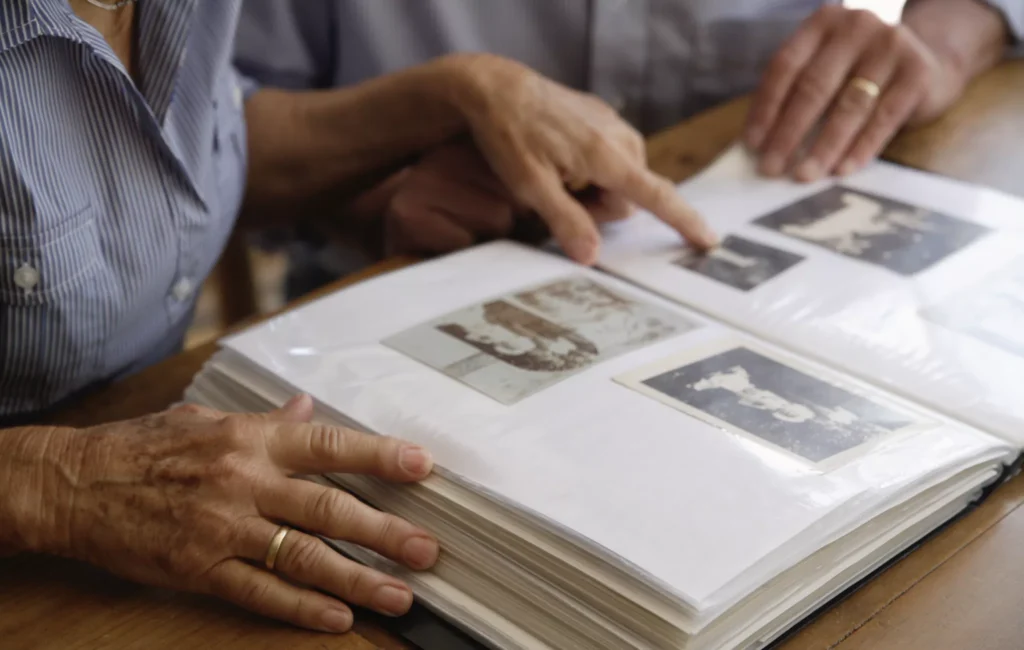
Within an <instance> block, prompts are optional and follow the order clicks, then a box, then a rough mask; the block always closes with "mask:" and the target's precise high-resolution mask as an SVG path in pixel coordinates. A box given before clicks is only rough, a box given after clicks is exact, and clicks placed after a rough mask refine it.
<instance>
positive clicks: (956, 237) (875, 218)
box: [754, 185, 988, 275]
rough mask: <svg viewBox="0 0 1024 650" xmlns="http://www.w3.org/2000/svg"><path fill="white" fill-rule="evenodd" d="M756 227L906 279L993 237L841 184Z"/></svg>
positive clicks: (764, 219) (936, 214)
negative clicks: (903, 276)
mask: <svg viewBox="0 0 1024 650" xmlns="http://www.w3.org/2000/svg"><path fill="white" fill-rule="evenodd" d="M754 223H755V224H757V225H759V226H762V227H764V228H769V229H771V230H774V231H776V232H779V233H782V234H784V235H788V236H790V237H794V238H796V239H800V240H803V241H806V242H809V243H812V244H815V245H818V246H821V247H823V248H827V249H828V250H831V251H833V252H836V253H839V254H841V255H845V256H847V257H851V258H853V259H858V260H862V261H864V262H869V263H871V264H877V265H879V266H882V267H884V268H886V269H889V270H890V271H893V272H895V273H899V274H900V275H914V274H915V273H920V272H921V271H924V270H926V269H928V268H930V267H932V266H934V265H935V264H938V263H939V262H941V261H942V260H944V259H946V258H947V257H949V256H950V255H952V254H954V253H956V252H957V251H960V250H962V249H964V248H966V247H967V246H969V245H970V244H971V243H972V242H974V241H975V240H977V239H979V238H980V237H981V236H982V235H984V234H985V233H987V232H988V229H987V228H985V227H984V226H980V225H978V224H975V223H971V222H969V221H964V220H962V219H957V218H955V217H951V216H949V215H946V214H942V213H939V212H935V211H932V210H928V209H925V208H919V207H915V206H912V205H908V204H906V203H901V202H900V201H895V200H893V199H887V198H884V197H881V196H875V195H873V194H869V193H867V192H862V191H860V190H852V189H849V188H846V187H842V186H838V185H837V186H833V187H831V188H829V189H827V190H825V191H823V192H821V193H819V194H815V195H814V196H810V197H808V198H806V199H803V200H801V201H798V202H797V203H794V204H793V205H790V206H787V207H785V208H782V209H781V210H777V211H776V212H773V213H772V214H769V215H767V216H764V217H761V218H760V219H757V220H756V221H755V222H754Z"/></svg>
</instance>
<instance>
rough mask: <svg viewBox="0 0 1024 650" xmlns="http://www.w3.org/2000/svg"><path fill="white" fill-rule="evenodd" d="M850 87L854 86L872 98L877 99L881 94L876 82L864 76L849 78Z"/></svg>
mask: <svg viewBox="0 0 1024 650" xmlns="http://www.w3.org/2000/svg"><path fill="white" fill-rule="evenodd" d="M850 88H856V89H857V90H859V91H861V92H862V93H864V94H865V95H867V96H868V97H870V98H871V99H872V100H875V99H878V96H879V95H881V94H882V89H881V88H879V86H878V84H876V83H875V82H874V81H871V80H870V79H865V78H864V77H854V78H853V79H850Z"/></svg>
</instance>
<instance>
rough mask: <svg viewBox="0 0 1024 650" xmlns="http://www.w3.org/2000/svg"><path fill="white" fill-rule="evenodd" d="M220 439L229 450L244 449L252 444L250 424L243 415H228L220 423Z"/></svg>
mask: <svg viewBox="0 0 1024 650" xmlns="http://www.w3.org/2000/svg"><path fill="white" fill-rule="evenodd" d="M220 437H221V442H222V443H223V444H224V445H225V446H226V447H227V448H229V449H232V450H242V449H246V448H248V447H249V445H250V444H251V442H252V437H253V431H252V422H251V421H250V419H249V418H248V417H246V416H244V415H229V416H227V417H226V418H224V419H223V420H222V421H221V426H220Z"/></svg>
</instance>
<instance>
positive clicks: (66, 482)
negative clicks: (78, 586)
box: [0, 397, 438, 632]
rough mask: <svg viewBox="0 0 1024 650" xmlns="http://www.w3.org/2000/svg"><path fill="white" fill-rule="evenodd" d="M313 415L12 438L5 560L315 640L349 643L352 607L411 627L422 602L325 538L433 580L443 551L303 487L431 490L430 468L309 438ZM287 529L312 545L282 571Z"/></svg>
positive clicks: (158, 418)
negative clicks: (164, 596) (184, 596)
mask: <svg viewBox="0 0 1024 650" xmlns="http://www.w3.org/2000/svg"><path fill="white" fill-rule="evenodd" d="M311 415H312V402H311V400H310V399H309V398H308V397H298V398H296V399H293V400H292V401H291V402H290V403H289V404H288V405H286V406H285V407H284V408H282V409H280V410H278V411H275V412H273V413H269V414H266V415H229V414H225V413H220V412H217V411H213V410H210V409H205V408H201V407H191V406H186V407H182V408H177V409H174V410H171V411H168V412H165V413H160V414H157V415H152V416H148V417H144V418H141V419H138V420H129V421H126V422H119V423H114V424H108V425H103V426H99V427H95V428H92V429H85V430H73V429H50V430H47V429H39V428H37V429H11V430H7V431H0V488H2V489H0V544H2V545H5V546H7V547H10V548H15V549H21V550H29V551H37V552H46V553H53V554H58V555H64V556H68V557H72V558H76V559H81V560H85V561H88V562H91V563H93V564H96V565H98V566H100V567H103V568H105V569H107V570H109V571H112V572H113V573H116V574H118V575H120V576H123V577H126V578H130V579H132V580H136V581H139V582H143V583H146V584H151V585H156V586H161V587H169V588H172V589H180V590H185V591H192V592H199V593H207V594H213V595H216V596H219V597H221V598H224V599H226V600H229V601H232V602H234V603H237V604H239V605H241V606H242V607H245V608H247V609H250V610H252V611H255V612H258V613H260V614H263V615H266V616H271V617H274V618H278V619H282V620H285V621H288V622H291V623H294V624H296V625H300V626H302V627H306V628H311V629H315V630H323V631H328V632H343V631H345V630H347V629H349V627H350V626H351V625H352V611H351V610H350V609H349V608H348V607H347V606H346V605H345V603H351V604H355V605H360V606H364V607H369V608H371V609H374V610H376V611H379V612H381V613H384V614H390V615H398V614H402V613H405V612H406V611H407V610H408V608H409V606H410V605H411V603H412V593H411V592H410V590H409V588H408V587H407V586H405V585H404V584H403V583H402V582H401V581H399V580H396V579H395V578H392V577H390V576H387V575H384V574H382V573H379V572H377V571H374V570H372V569H369V568H366V567H364V566H362V565H359V564H356V563H355V562H352V561H349V560H347V559H345V558H344V557H343V556H342V555H340V554H338V553H336V552H335V551H334V550H332V549H331V548H330V547H329V546H327V545H326V544H325V543H323V542H322V541H320V540H319V539H318V538H316V537H315V536H313V534H312V533H318V534H322V535H325V536H327V537H331V538H335V539H343V540H347V541H351V542H354V543H356V544H360V545H362V546H365V547H367V548H370V549H373V550H375V551H377V552H378V553H380V554H382V555H384V556H386V557H389V558H391V559H393V560H395V561H397V562H400V563H402V564H404V565H407V566H409V567H411V568H413V569H427V568H429V567H430V566H432V565H433V564H434V562H435V561H436V560H437V555H438V545H437V542H436V540H435V539H434V538H433V537H431V535H430V534H429V533H427V532H426V531H424V530H422V529H420V528H418V527H416V526H414V525H412V524H410V523H408V522H406V521H404V520H401V519H398V518H396V517H394V516H391V515H387V514H383V513H381V512H379V511H377V510H374V509H372V508H370V507H369V506H366V505H364V504H363V503H361V502H360V501H358V500H357V499H355V498H354V497H352V496H350V495H348V494H346V493H345V492H342V491H340V490H336V489H331V488H326V487H323V486H320V485H316V484H313V483H310V482H307V481H303V480H301V479H297V478H292V477H293V476H294V475H296V474H316V473H328V472H348V473H361V474H372V475H374V476H379V477H381V478H383V479H386V480H390V481H397V482H410V481H418V480H421V479H423V478H425V477H426V476H427V475H428V474H429V473H430V471H431V468H432V461H431V458H430V456H429V454H427V453H426V452H425V451H423V450H422V449H420V448H419V447H416V446H414V445H410V444H406V443H402V442H400V441H398V440H395V439H391V438H386V437H381V436H371V435H368V434H363V433H358V432H355V431H349V430H346V429H340V428H334V427H325V426H320V425H315V424H309V420H310V418H311ZM5 480H6V483H7V484H6V485H5V484H3V483H4V481H5ZM281 525H287V526H288V527H290V528H294V529H300V530H304V531H309V533H306V532H300V530H290V531H289V532H288V534H287V535H286V536H285V537H284V540H283V542H282V543H281V545H280V550H279V552H278V554H277V556H276V562H275V567H274V570H273V571H270V570H268V569H267V567H266V566H265V563H266V561H267V559H268V551H269V550H270V548H271V545H272V542H273V541H274V539H275V537H276V533H277V532H278V531H279V529H280V526H281Z"/></svg>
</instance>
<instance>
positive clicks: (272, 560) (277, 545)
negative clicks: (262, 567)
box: [263, 526, 292, 571]
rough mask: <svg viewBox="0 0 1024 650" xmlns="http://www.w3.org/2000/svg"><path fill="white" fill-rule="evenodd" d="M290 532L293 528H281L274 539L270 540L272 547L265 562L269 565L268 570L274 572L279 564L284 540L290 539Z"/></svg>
mask: <svg viewBox="0 0 1024 650" xmlns="http://www.w3.org/2000/svg"><path fill="white" fill-rule="evenodd" d="M290 532H292V529H291V528H289V527H288V526H281V527H280V528H278V529H277V532H276V533H274V537H273V538H272V539H271V540H270V547H269V548H267V559H266V560H264V561H263V563H264V564H266V565H267V569H268V570H270V571H273V570H274V565H275V564H277V555H278V553H280V552H281V546H282V545H283V544H284V538H285V537H288V533H290Z"/></svg>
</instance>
